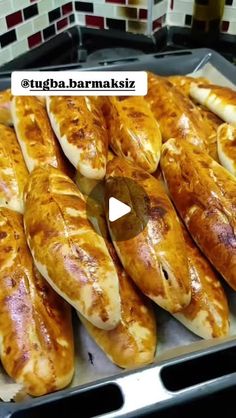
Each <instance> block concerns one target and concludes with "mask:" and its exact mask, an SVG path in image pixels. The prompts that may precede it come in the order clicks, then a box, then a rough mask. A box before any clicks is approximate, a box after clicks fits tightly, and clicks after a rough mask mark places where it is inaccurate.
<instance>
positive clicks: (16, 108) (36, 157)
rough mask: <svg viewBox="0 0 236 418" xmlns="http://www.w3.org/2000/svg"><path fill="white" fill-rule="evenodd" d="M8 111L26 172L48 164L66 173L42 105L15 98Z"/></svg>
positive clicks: (31, 100) (22, 97)
mask: <svg viewBox="0 0 236 418" xmlns="http://www.w3.org/2000/svg"><path fill="white" fill-rule="evenodd" d="M11 111H12V117H13V123H14V128H15V131H16V135H17V139H18V142H19V144H20V147H21V150H22V154H23V156H24V159H25V163H26V165H27V168H28V170H29V172H31V171H32V170H33V169H34V168H35V167H37V166H38V165H47V164H50V165H52V166H53V167H55V168H59V169H60V170H62V171H65V172H67V166H66V163H65V161H64V160H63V156H62V154H61V150H60V147H59V145H58V143H57V140H56V138H55V135H54V133H53V130H52V128H51V125H50V122H49V120H48V115H47V112H46V109H45V105H44V104H43V103H42V102H41V101H39V100H38V99H37V98H36V97H32V96H14V97H13V98H12V102H11Z"/></svg>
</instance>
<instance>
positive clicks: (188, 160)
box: [161, 139, 236, 290]
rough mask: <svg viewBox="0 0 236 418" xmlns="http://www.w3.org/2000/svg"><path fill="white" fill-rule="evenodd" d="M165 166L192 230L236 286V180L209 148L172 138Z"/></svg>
mask: <svg viewBox="0 0 236 418" xmlns="http://www.w3.org/2000/svg"><path fill="white" fill-rule="evenodd" d="M161 168H162V172H163V174H164V178H165V181H166V183H167V185H168V189H169V191H170V194H171V197H172V199H173V202H174V204H175V207H176V208H177V210H178V212H179V214H180V216H181V217H182V219H183V220H184V222H185V224H186V226H187V228H188V230H189V232H190V234H191V235H192V237H193V238H194V240H195V242H196V243H197V245H198V246H199V247H200V249H201V250H202V252H203V253H204V254H205V255H206V257H207V258H208V259H209V260H210V261H211V263H212V264H213V266H214V267H215V268H216V269H217V270H218V271H219V273H220V274H221V275H222V276H223V277H224V278H225V280H226V281H227V282H228V283H229V285H230V286H231V287H232V288H233V289H235V290H236V236H235V228H236V180H235V178H234V177H233V176H232V175H231V174H230V173H228V172H227V170H225V168H223V167H222V166H220V165H219V164H218V163H217V162H216V161H214V160H213V159H212V158H211V157H210V156H209V155H208V154H207V153H206V152H204V151H202V150H201V149H199V148H197V147H194V146H192V145H191V144H189V143H187V142H183V141H182V142H181V141H180V140H177V139H170V140H169V141H168V142H167V143H166V144H165V145H164V146H163V149H162V158H161Z"/></svg>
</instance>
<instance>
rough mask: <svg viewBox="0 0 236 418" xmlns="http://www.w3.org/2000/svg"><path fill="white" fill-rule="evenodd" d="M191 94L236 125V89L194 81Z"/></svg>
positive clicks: (225, 119) (222, 117)
mask: <svg viewBox="0 0 236 418" xmlns="http://www.w3.org/2000/svg"><path fill="white" fill-rule="evenodd" d="M190 95H191V97H192V98H193V99H194V100H196V101H197V102H199V103H201V104H202V105H204V106H206V107H207V108H208V109H210V110H211V111H212V112H213V113H215V114H216V115H218V116H219V118H221V119H223V120H224V121H225V122H228V123H231V124H232V125H234V126H236V91H234V90H231V89H230V88H227V87H220V86H215V85H213V84H212V85H211V84H210V85H208V84H207V85H206V84H200V85H198V84H196V83H192V84H191V87H190Z"/></svg>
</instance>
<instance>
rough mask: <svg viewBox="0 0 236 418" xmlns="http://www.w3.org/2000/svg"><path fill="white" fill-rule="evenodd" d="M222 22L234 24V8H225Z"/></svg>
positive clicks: (235, 16) (235, 20) (235, 10)
mask: <svg viewBox="0 0 236 418" xmlns="http://www.w3.org/2000/svg"><path fill="white" fill-rule="evenodd" d="M223 20H228V21H229V22H236V8H234V7H230V6H225V8H224V15H223Z"/></svg>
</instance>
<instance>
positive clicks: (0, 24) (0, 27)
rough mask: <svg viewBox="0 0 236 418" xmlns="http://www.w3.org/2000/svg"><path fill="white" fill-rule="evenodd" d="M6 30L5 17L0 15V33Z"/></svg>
mask: <svg viewBox="0 0 236 418" xmlns="http://www.w3.org/2000/svg"><path fill="white" fill-rule="evenodd" d="M6 31H7V25H6V19H5V17H0V35H2V34H3V33H5V32H6Z"/></svg>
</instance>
